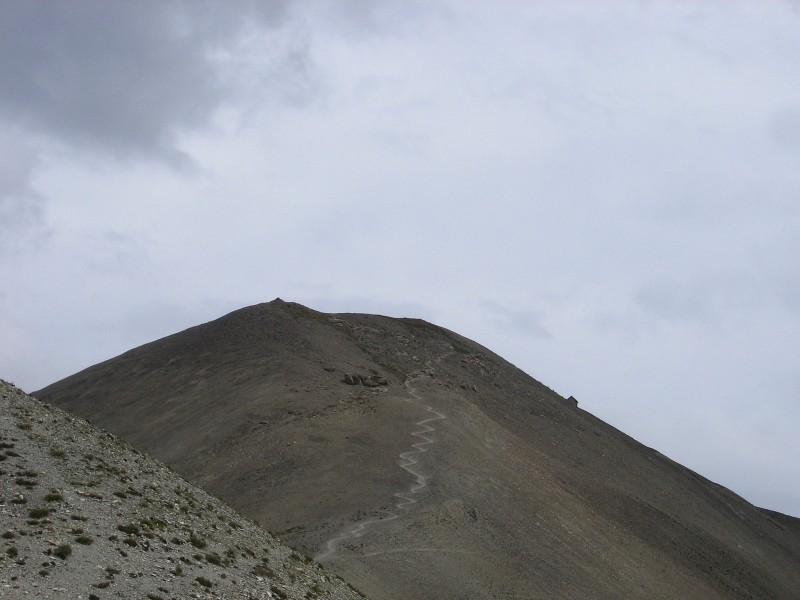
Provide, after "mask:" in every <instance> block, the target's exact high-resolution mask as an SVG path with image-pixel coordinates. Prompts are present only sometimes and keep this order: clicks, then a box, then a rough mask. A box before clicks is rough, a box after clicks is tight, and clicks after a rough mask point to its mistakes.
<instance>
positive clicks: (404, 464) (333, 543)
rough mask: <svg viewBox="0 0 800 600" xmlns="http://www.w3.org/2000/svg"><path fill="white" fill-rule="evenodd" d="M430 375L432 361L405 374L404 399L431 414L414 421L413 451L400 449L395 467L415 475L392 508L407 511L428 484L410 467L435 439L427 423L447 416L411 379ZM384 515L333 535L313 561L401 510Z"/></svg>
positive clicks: (426, 479) (396, 516) (397, 494)
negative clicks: (421, 405) (401, 450)
mask: <svg viewBox="0 0 800 600" xmlns="http://www.w3.org/2000/svg"><path fill="white" fill-rule="evenodd" d="M450 354H452V352H448V353H446V354H443V355H442V356H440V357H438V358H437V359H436V362H437V363H438V362H441V361H442V360H444V359H445V358H446V357H447V356H449V355H450ZM432 375H433V367H432V366H431V361H428V362H427V363H426V364H425V368H424V369H421V370H419V371H415V372H414V373H411V374H410V375H408V376H407V377H406V380H405V387H406V391H407V392H408V395H409V396H410V398H408V399H406V401H407V402H413V401H417V402H419V403H422V404H423V405H424V410H425V411H426V412H427V413H430V414H431V415H432V416H430V417H425V418H424V419H422V420H420V421H417V422H416V423H415V426H417V427H420V429H417V430H416V431H412V432H410V434H409V435H412V436H414V437H417V438H419V439H420V440H421V441H419V442H417V443H415V444H412V445H411V448H412V450H409V451H407V452H403V453H401V454H400V455H399V458H400V461H399V463H398V466H399V467H400V468H401V469H404V470H406V471H408V472H409V473H410V474H411V475H413V476H414V479H415V481H414V483H413V484H412V485H411V486H410V487H409V488H408V489H407V490H404V491H401V492H397V493H395V494H394V497H395V498H399V499H400V501H399V502H396V503H395V507H396V508H398V509H399V510H400V511H408V510H409V509H410V508H411V506H412V505H414V504H416V503H417V502H418V500H417V499H416V498H415V497H414V496H415V495H416V494H418V493H419V492H420V491H421V490H423V489H425V488H426V487H427V485H428V479H429V478H428V476H427V475H424V474H422V473H420V472H419V471H416V470H415V469H413V468H412V467H413V466H414V465H416V464H418V463H419V460H418V457H419V455H420V454H422V453H424V452H427V451H428V448H429V447H430V446H431V445H432V444H433V443H434V442H435V438H433V437H432V436H431V434H432V433H433V432H434V431H436V428H434V427H431V426H430V425H428V423H431V422H433V421H440V420H445V419H447V416H446V415H443V414H442V413H440V412H438V411H436V410H434V409H433V407H431V406H428V405H427V404H424V403H425V399H424V397H423V396H422V395H421V394H420V393H419V391H418V390H417V388H416V387H414V385H413V384H414V382H416V381H417V380H419V379H420V378H422V377H431V376H432ZM385 513H386V516H384V517H378V518H374V519H367V520H364V521H360V522H358V523H356V524H355V525H353V526H352V527H350V528H349V529H347V530H345V531H344V532H343V533H340V534H338V535H336V536H335V537H332V538H331V539H329V540H328V541H327V542H326V543H325V545H324V546H323V547H322V550H321V551H320V552H319V553H317V555H316V556H314V560H316V561H322V560H325V559H327V558H330V557H331V556H332V555H333V554H334V553H335V552H336V550H337V549H338V547H339V545H340V544H341V543H342V542H344V541H347V540H351V539H355V538H358V537H361V536H362V535H364V533H365V531H366V529H367V528H368V527H370V526H372V525H377V524H378V523H386V522H388V521H393V520H395V519H397V518H398V517H399V516H400V514H401V513H400V512H395V511H389V510H385Z"/></svg>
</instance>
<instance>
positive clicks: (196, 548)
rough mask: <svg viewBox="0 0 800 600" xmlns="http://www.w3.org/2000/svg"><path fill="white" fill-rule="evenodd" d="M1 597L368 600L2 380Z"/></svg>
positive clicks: (159, 469)
mask: <svg viewBox="0 0 800 600" xmlns="http://www.w3.org/2000/svg"><path fill="white" fill-rule="evenodd" d="M0 532H2V534H0V549H2V552H0V597H2V598H8V599H12V598H53V599H59V600H62V599H65V598H89V599H93V598H95V599H100V598H149V599H150V600H158V599H162V600H163V599H167V598H174V599H184V598H231V599H239V598H241V599H243V600H244V599H247V600H256V599H266V598H297V599H299V598H330V599H339V600H345V599H347V600H354V599H356V598H362V596H361V595H360V594H358V593H356V592H355V591H354V590H352V589H349V588H348V587H347V586H346V585H345V584H344V583H343V582H341V581H339V580H338V579H336V578H335V577H334V576H333V575H332V574H326V573H324V572H322V571H321V570H320V569H319V568H318V567H317V566H316V565H315V564H313V562H310V561H309V560H307V559H306V558H305V557H302V556H301V555H299V554H297V553H296V552H293V551H291V550H290V549H289V548H287V547H286V546H283V545H282V544H279V543H277V542H276V541H275V540H274V539H273V538H272V537H271V536H270V535H269V534H267V533H266V532H265V531H263V530H262V529H261V528H259V527H258V526H256V525H255V524H254V523H252V522H250V521H248V520H247V519H245V518H243V517H242V516H241V515H239V514H237V513H236V512H234V511H233V510H232V509H231V508H230V507H228V506H226V505H224V504H223V503H222V502H220V501H219V500H218V499H217V498H214V497H212V496H209V495H208V494H207V493H205V492H203V491H201V490H199V489H197V488H195V487H194V486H192V485H189V484H188V483H186V481H184V480H183V479H181V478H180V477H179V476H178V475H176V474H175V473H174V472H173V471H170V470H169V469H168V468H167V467H165V466H164V465H162V464H160V463H158V462H157V461H155V460H153V459H150V458H147V457H145V456H143V455H142V454H141V453H139V452H138V451H136V450H134V449H133V448H131V447H130V446H128V445H126V444H124V443H122V442H120V441H118V440H117V439H116V438H115V437H114V436H113V435H111V434H108V433H103V432H101V431H98V430H97V429H95V428H94V427H92V426H91V425H89V424H88V423H86V422H85V421H81V420H79V419H76V418H74V417H73V416H71V415H68V414H66V413H64V412H62V411H61V410H58V409H55V408H52V407H50V406H47V405H43V404H42V403H41V402H39V401H38V400H36V399H34V398H31V397H30V396H26V395H25V394H23V393H22V392H21V391H20V390H18V389H16V388H15V387H13V386H11V385H9V384H7V383H5V382H3V381H0Z"/></svg>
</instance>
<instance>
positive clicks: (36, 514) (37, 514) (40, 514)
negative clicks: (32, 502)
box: [28, 507, 50, 519]
mask: <svg viewBox="0 0 800 600" xmlns="http://www.w3.org/2000/svg"><path fill="white" fill-rule="evenodd" d="M49 514H50V509H49V508H45V507H39V508H32V509H30V510H29V511H28V516H29V517H30V518H31V519H42V518H44V517H46V516H47V515H49Z"/></svg>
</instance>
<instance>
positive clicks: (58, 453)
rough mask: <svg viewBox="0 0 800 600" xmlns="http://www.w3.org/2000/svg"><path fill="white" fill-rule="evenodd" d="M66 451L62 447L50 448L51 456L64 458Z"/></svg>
mask: <svg viewBox="0 0 800 600" xmlns="http://www.w3.org/2000/svg"><path fill="white" fill-rule="evenodd" d="M65 455H66V453H65V452H64V450H63V449H62V448H50V456H53V457H55V458H64V456H65Z"/></svg>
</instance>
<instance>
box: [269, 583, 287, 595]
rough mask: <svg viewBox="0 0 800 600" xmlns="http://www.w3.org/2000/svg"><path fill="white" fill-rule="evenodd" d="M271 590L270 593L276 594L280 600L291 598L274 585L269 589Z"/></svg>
mask: <svg viewBox="0 0 800 600" xmlns="http://www.w3.org/2000/svg"><path fill="white" fill-rule="evenodd" d="M269 590H270V591H271V592H272V593H273V594H275V595H276V596H277V597H278V598H288V597H289V596H287V595H286V592H284V591H283V590H282V589H281V588H279V587H275V586H274V585H273V586H272V587H271V588H269Z"/></svg>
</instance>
